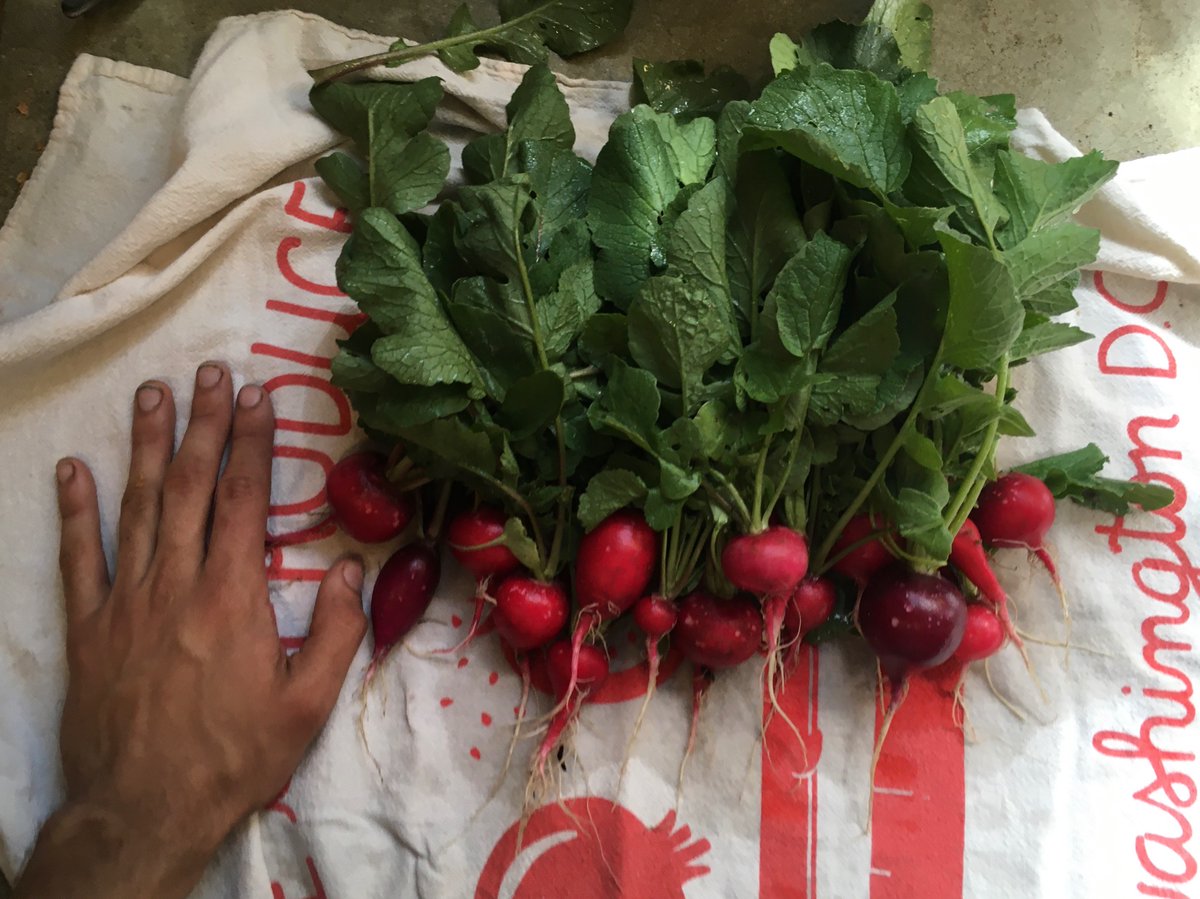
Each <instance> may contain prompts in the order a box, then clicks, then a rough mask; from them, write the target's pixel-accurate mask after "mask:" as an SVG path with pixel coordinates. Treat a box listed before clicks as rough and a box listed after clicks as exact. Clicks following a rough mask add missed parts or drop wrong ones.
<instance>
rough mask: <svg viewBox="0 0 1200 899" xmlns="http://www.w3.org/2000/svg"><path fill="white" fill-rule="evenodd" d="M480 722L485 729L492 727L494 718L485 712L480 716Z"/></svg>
mask: <svg viewBox="0 0 1200 899" xmlns="http://www.w3.org/2000/svg"><path fill="white" fill-rule="evenodd" d="M479 720H480V721H482V722H483V726H484V727H491V726H492V716H491V715H489V714H488V713H487V712H484V713H483V714H482V715H480V716H479Z"/></svg>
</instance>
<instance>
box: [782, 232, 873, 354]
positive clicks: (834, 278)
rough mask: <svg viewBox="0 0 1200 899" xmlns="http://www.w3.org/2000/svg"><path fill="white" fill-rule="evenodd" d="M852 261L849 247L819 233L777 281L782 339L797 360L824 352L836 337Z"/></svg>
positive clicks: (794, 257) (791, 260)
mask: <svg viewBox="0 0 1200 899" xmlns="http://www.w3.org/2000/svg"><path fill="white" fill-rule="evenodd" d="M852 257H853V254H852V253H851V252H850V250H849V249H848V248H847V247H846V246H845V244H842V243H839V242H838V241H836V240H834V239H833V238H831V237H828V236H826V235H825V234H821V233H818V234H817V235H816V236H814V237H813V239H812V240H811V241H809V242H808V243H807V244H805V245H804V247H803V248H801V250H800V252H798V253H797V254H796V255H795V256H793V257H792V258H791V259H790V260H789V261H788V263H787V264H786V265H785V266H784V267H783V270H782V271H781V272H780V273H779V277H778V278H776V280H775V286H774V287H773V288H771V292H770V294H769V300H771V301H773V302H774V303H775V305H776V308H777V313H776V316H777V321H778V323H779V339H780V340H781V341H782V343H783V346H784V347H785V348H786V349H787V351H788V352H789V353H791V354H792V355H793V356H796V357H797V358H804V357H806V356H808V355H809V354H810V353H813V352H815V351H817V350H819V349H821V348H822V347H824V345H825V343H826V342H827V341H828V340H829V338H830V336H831V335H832V334H833V330H834V328H835V327H836V326H837V320H838V313H839V311H840V310H841V304H842V290H843V289H844V287H845V283H846V272H847V270H848V269H849V267H850V260H851V259H852Z"/></svg>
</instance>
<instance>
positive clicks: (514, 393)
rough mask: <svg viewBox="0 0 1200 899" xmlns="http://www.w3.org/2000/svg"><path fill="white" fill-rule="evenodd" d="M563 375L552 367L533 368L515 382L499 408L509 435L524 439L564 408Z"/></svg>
mask: <svg viewBox="0 0 1200 899" xmlns="http://www.w3.org/2000/svg"><path fill="white" fill-rule="evenodd" d="M563 399H564V390H563V382H562V378H560V377H559V376H558V375H557V374H555V373H554V372H552V371H548V370H545V371H539V372H534V373H533V374H532V375H527V376H526V377H524V378H521V379H520V380H519V381H516V382H514V383H513V385H512V386H511V387H510V388H509V389H508V392H507V393H506V394H505V396H504V402H503V403H501V404H500V408H499V410H497V412H496V421H497V422H498V423H499V424H501V425H502V426H503V427H505V428H506V429H507V430H508V434H509V437H510V439H512V440H523V439H525V438H526V437H530V436H532V435H534V434H536V433H538V432H539V431H542V430H544V429H545V428H547V427H549V426H550V425H551V424H553V423H554V419H555V418H556V417H557V416H558V413H559V412H560V411H562V404H563Z"/></svg>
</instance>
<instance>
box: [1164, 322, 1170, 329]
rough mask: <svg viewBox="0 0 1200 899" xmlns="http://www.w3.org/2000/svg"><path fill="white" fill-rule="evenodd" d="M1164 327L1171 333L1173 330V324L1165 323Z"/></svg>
mask: <svg viewBox="0 0 1200 899" xmlns="http://www.w3.org/2000/svg"><path fill="white" fill-rule="evenodd" d="M1163 327H1164V328H1166V329H1167V330H1168V331H1170V330H1171V323H1170V322H1163Z"/></svg>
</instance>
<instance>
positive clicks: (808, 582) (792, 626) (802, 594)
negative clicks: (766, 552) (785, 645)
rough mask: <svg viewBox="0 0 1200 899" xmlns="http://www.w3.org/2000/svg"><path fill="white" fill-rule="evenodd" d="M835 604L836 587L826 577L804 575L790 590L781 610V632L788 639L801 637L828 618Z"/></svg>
mask: <svg viewBox="0 0 1200 899" xmlns="http://www.w3.org/2000/svg"><path fill="white" fill-rule="evenodd" d="M835 606H837V588H836V587H835V586H834V585H833V581H831V580H830V579H829V578H827V577H806V578H805V579H804V580H802V581H801V582H800V583H799V584H798V585H797V586H796V589H795V590H794V591H793V592H792V595H791V598H790V599H789V600H788V603H787V606H786V608H785V609H784V612H783V633H784V636H785V637H786V638H787V639H789V640H796V639H799V638H801V637H803V636H804V635H805V634H807V633H808V632H809V631H811V630H815V629H816V628H818V627H820V626H821V625H822V624H824V623H825V622H826V621H828V620H829V616H830V615H832V614H833V610H834V607H835Z"/></svg>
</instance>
